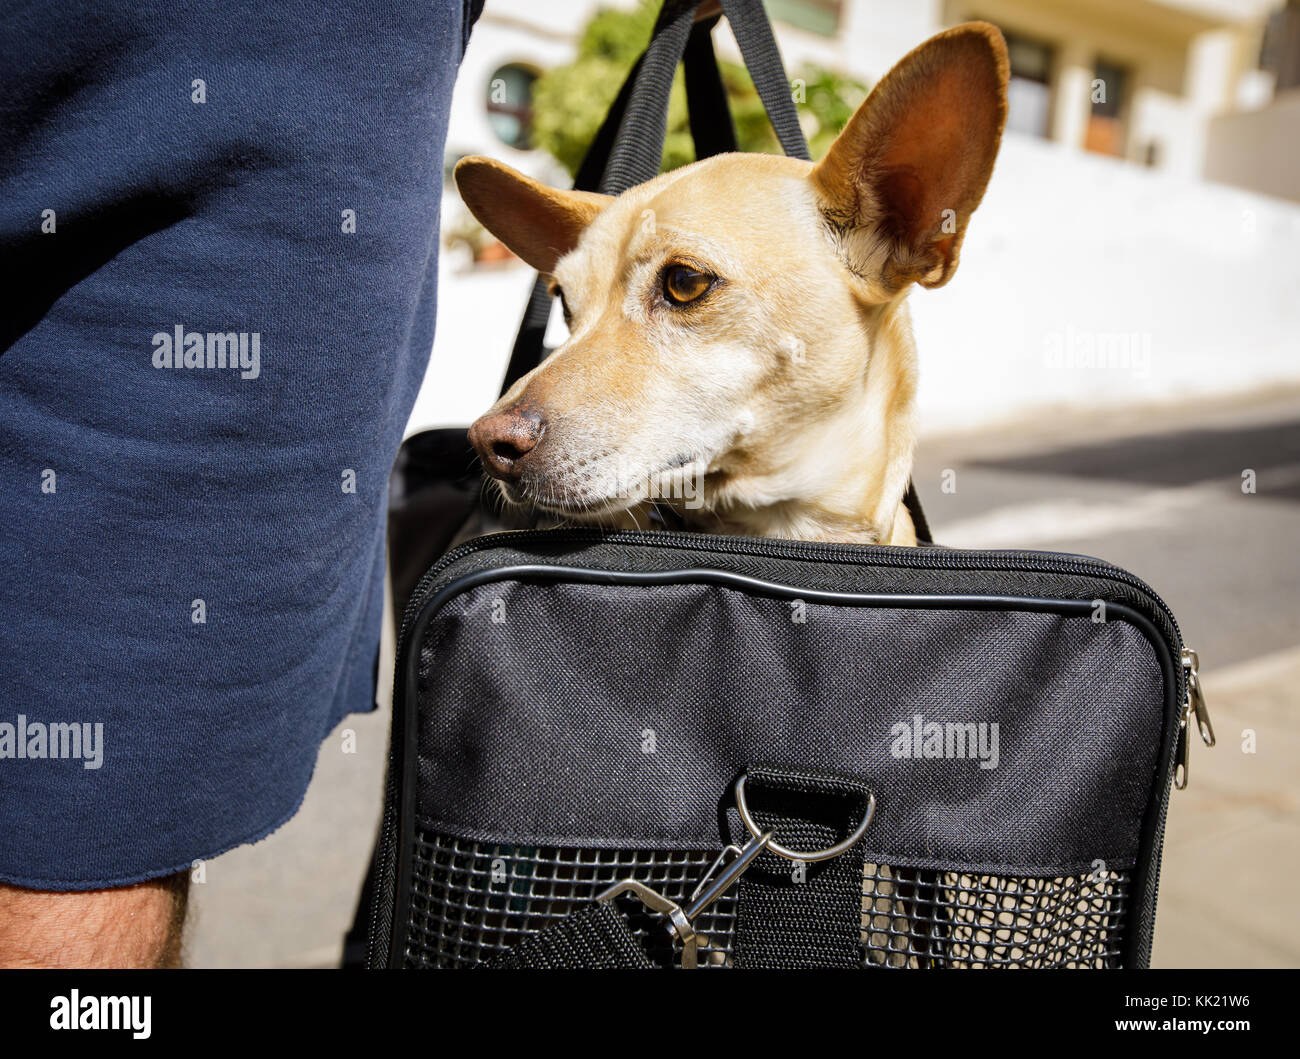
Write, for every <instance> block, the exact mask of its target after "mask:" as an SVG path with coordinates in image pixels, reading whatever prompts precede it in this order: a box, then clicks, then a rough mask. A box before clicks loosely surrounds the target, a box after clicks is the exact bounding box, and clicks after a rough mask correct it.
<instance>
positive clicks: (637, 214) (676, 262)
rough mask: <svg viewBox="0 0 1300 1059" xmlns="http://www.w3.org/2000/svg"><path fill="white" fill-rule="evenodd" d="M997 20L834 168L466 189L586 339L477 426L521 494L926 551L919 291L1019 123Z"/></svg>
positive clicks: (486, 180)
mask: <svg viewBox="0 0 1300 1059" xmlns="http://www.w3.org/2000/svg"><path fill="white" fill-rule="evenodd" d="M1007 79H1008V63H1007V54H1006V47H1005V44H1004V43H1003V40H1002V36H1001V34H1000V33H999V32H998V30H997V29H996V28H995V27H994V26H991V25H989V24H988V23H982V22H971V23H966V24H963V25H960V26H957V27H955V28H953V29H949V30H947V31H945V32H943V33H940V34H938V35H937V36H935V37H932V38H931V39H930V40H928V41H926V42H925V43H924V44H921V45H920V46H919V47H917V48H916V49H915V50H913V51H912V52H911V53H910V54H908V55H907V56H906V57H905V58H903V59H902V60H901V61H900V62H899V63H898V64H897V65H896V66H895V67H894V68H893V69H892V70H891V71H890V72H889V73H888V74H887V75H886V76H885V77H884V79H883V80H881V81H880V82H879V83H878V84H877V85H876V86H875V88H874V90H873V91H872V92H871V94H870V95H869V97H868V98H867V99H866V100H865V101H864V102H863V103H862V105H861V107H859V109H858V110H857V112H856V113H855V114H854V115H853V117H852V118H851V119H850V120H849V122H848V124H847V126H846V127H845V128H844V130H843V131H842V132H841V134H840V135H839V137H838V138H837V139H836V140H835V142H834V143H833V145H832V146H831V148H830V150H829V151H828V153H827V154H826V155H825V157H823V158H822V159H821V160H820V161H819V162H817V163H815V164H814V163H811V162H805V161H801V160H799V159H794V158H787V157H780V156H773V155H763V154H724V155H719V156H716V157H712V158H708V159H705V160H702V161H699V162H695V163H693V164H691V165H687V166H683V167H682V168H680V169H677V170H674V171H671V172H668V173H664V174H661V175H660V176H658V177H656V178H654V179H652V180H650V181H648V182H646V183H644V184H641V185H639V186H637V187H634V188H632V189H630V190H628V191H627V192H625V193H624V194H622V195H619V196H618V197H616V198H615V197H610V196H604V195H598V194H591V193H586V192H579V191H562V190H556V189H553V188H550V187H547V186H545V185H543V184H541V183H539V182H538V181H535V180H532V179H530V178H529V177H527V176H524V175H523V174H521V173H518V172H516V171H515V170H513V169H511V168H509V167H508V166H506V165H503V164H501V163H500V162H496V161H493V160H491V159H489V158H483V157H477V156H472V157H468V158H465V159H462V160H461V162H460V163H459V164H458V165H457V166H456V169H455V179H456V183H457V186H458V187H459V189H460V193H461V196H462V198H463V199H464V201H465V203H466V205H467V206H468V207H469V209H470V211H471V212H472V213H473V214H474V216H475V217H477V218H478V220H479V221H480V222H481V223H482V224H483V225H484V227H486V228H487V229H488V230H489V231H490V232H492V233H493V234H494V235H495V236H496V237H497V238H499V239H500V240H501V241H502V242H503V243H504V244H505V245H506V246H507V247H509V248H510V249H511V250H512V251H513V252H514V253H515V254H517V255H518V256H519V257H520V258H522V259H523V260H524V261H526V262H527V263H528V264H530V265H532V266H533V267H534V268H536V269H538V270H539V271H540V272H543V273H547V274H549V275H550V276H551V278H552V281H553V282H552V290H553V292H554V293H555V294H556V295H557V296H558V297H559V299H560V302H561V306H562V308H563V311H564V316H565V320H566V322H567V323H568V325H569V329H570V335H569V338H568V340H567V341H565V342H564V343H563V344H562V345H561V346H560V347H559V348H558V349H556V350H555V351H554V352H553V353H552V354H551V355H550V356H549V357H548V358H547V359H546V360H545V361H544V362H543V363H542V364H540V365H539V366H538V367H537V368H536V369H534V370H533V371H532V372H530V373H529V374H527V375H526V376H524V377H523V378H521V379H520V380H519V381H518V382H517V383H515V385H514V386H512V387H511V389H510V390H509V392H507V393H506V394H505V395H504V396H503V397H502V398H501V399H500V400H499V401H498V402H497V403H496V404H495V405H494V406H493V407H492V408H491V409H489V410H488V412H487V413H485V414H484V415H483V416H481V417H480V418H479V419H478V420H476V421H475V422H474V424H473V425H472V426H471V428H470V432H469V437H470V441H471V442H472V443H473V445H474V448H475V449H476V450H477V452H478V454H479V456H480V458H481V460H482V463H483V466H484V468H485V470H486V472H487V474H488V475H490V476H491V477H492V478H493V479H494V480H495V481H496V482H497V483H498V485H499V488H500V491H501V494H502V496H503V497H504V499H505V501H506V502H507V503H508V504H511V505H524V506H525V507H526V508H527V509H529V510H531V511H535V512H538V513H541V514H542V515H544V516H545V517H547V518H549V519H552V520H557V521H561V522H579V523H594V524H596V525H601V526H608V527H631V526H642V525H645V524H647V523H648V522H650V521H651V520H650V515H651V512H652V510H654V511H656V512H657V513H658V514H659V516H660V517H659V522H660V523H663V521H664V519H665V518H667V519H670V520H672V521H674V522H676V523H677V524H678V525H681V526H683V527H684V528H687V529H690V530H695V531H699V532H709V533H729V534H738V535H748V536H761V537H780V538H788V539H796V540H809V541H836V542H846V543H860V544H892V545H914V544H915V543H916V533H915V529H914V527H913V524H912V520H911V517H910V515H909V514H908V511H907V508H906V506H905V505H904V503H903V497H904V493H905V491H906V488H907V484H908V481H909V477H910V474H911V467H912V458H913V450H914V446H915V423H914V420H915V398H916V386H917V353H916V348H915V346H914V343H913V338H912V331H911V326H910V322H909V314H908V308H907V304H906V299H907V294H908V293H909V291H910V290H911V288H912V287H913V285H919V286H922V287H940V286H942V285H943V284H945V283H947V282H948V280H949V279H951V278H952V275H953V273H954V271H955V270H956V268H957V261H958V255H959V252H960V249H961V244H962V239H963V237H964V235H965V232H966V226H967V223H968V222H969V221H970V217H971V214H972V213H973V212H974V211H975V209H976V207H977V206H978V205H979V203H980V200H981V198H982V197H983V195H984V190H985V187H986V186H987V184H988V181H989V177H990V174H991V172H992V169H993V163H994V160H995V159H996V157H997V152H998V147H999V144H1000V143H1001V138H1002V130H1003V126H1004V124H1005V121H1006V109H1007V103H1006V94H1007Z"/></svg>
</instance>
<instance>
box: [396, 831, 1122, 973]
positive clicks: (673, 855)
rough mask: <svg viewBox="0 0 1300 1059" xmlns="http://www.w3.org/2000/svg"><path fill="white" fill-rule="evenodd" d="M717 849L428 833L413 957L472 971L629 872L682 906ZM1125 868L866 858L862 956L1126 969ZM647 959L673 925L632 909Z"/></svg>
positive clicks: (664, 949)
mask: <svg viewBox="0 0 1300 1059" xmlns="http://www.w3.org/2000/svg"><path fill="white" fill-rule="evenodd" d="M717 852H718V851H717V850H708V851H700V852H691V851H677V850H675V851H663V850H657V851H645V850H640V851H638V850H591V849H586V850H581V849H568V848H558V847H554V846H502V845H492V844H488V843H477V842H469V841H465V840H463V839H456V838H449V837H447V836H445V835H440V834H436V833H433V832H427V831H423V830H419V831H417V832H416V851H415V857H414V860H413V864H412V873H411V894H410V911H409V914H408V919H407V924H406V942H407V944H406V960H405V963H406V966H408V967H469V966H473V965H474V964H477V963H480V962H482V961H484V960H488V959H491V958H492V957H493V956H495V955H496V954H497V953H500V952H503V951H505V950H506V949H509V948H512V947H513V946H514V945H515V944H517V943H518V942H519V940H520V939H521V938H523V937H524V936H526V935H527V934H531V933H536V932H538V931H541V930H544V929H546V928H547V927H549V926H551V925H552V924H553V923H555V922H556V920H558V919H559V918H560V917H562V916H565V915H567V914H568V913H569V912H571V911H572V910H573V909H574V908H576V907H578V906H580V905H582V904H583V903H585V902H587V901H590V900H591V898H592V897H593V896H594V895H595V894H596V893H598V892H599V891H600V890H602V889H603V888H604V887H606V886H608V885H609V884H611V883H614V882H617V881H618V880H620V879H624V878H628V877H632V878H635V879H637V880H639V881H641V882H643V883H645V884H646V885H648V886H650V887H652V888H653V889H655V890H658V891H659V892H660V893H662V894H663V895H664V896H665V897H668V898H671V899H672V900H674V901H678V902H683V901H685V900H686V898H687V897H688V896H689V895H690V892H691V891H692V890H693V889H694V888H695V886H696V885H697V884H698V882H699V881H700V879H701V878H703V876H704V873H705V872H706V871H707V870H708V868H709V866H710V865H711V864H712V863H713V860H714V858H715V857H716V856H717ZM1128 891H1129V875H1128V873H1127V872H1123V871H1105V872H1097V873H1095V874H1093V875H1082V876H1067V877H1064V878H1056V879H1032V878H1012V877H1007V876H996V875H967V874H961V873H957V872H934V871H922V870H917V869H912V868H891V867H889V866H887V865H883V864H881V865H877V864H866V865H864V869H863V876H862V941H863V955H864V961H865V962H866V963H867V964H869V965H872V966H882V967H913V968H916V967H958V968H977V967H1117V966H1119V964H1120V949H1121V945H1122V940H1123V939H1122V929H1121V928H1122V925H1123V921H1124V914H1125V911H1126V907H1127V903H1128ZM623 908H624V910H625V911H626V912H628V913H629V915H630V916H631V918H632V923H633V929H634V930H635V932H636V933H637V934H638V935H639V936H640V937H641V939H642V941H643V942H644V944H645V946H646V949H647V951H648V952H649V953H650V955H651V957H652V958H654V959H657V960H659V961H660V962H667V961H668V960H669V959H670V958H671V952H670V946H671V942H670V939H669V937H668V934H667V931H666V930H665V929H664V928H663V926H662V925H661V924H660V923H659V921H657V920H656V919H654V918H652V917H651V916H649V915H647V914H645V913H644V910H642V909H640V907H639V905H638V904H637V903H636V902H635V901H629V902H628V903H627V904H625V905H624V906H623ZM696 926H697V927H698V928H699V929H700V930H701V931H703V933H704V934H706V935H707V936H708V938H709V939H710V942H711V955H710V956H709V957H708V958H706V955H705V953H704V952H701V956H700V963H701V966H706V965H709V964H710V963H714V964H719V963H721V964H725V963H729V962H730V958H731V943H732V938H733V936H734V934H735V926H736V896H735V890H734V889H733V890H732V891H731V892H729V893H727V894H724V895H723V896H722V897H721V898H720V899H719V900H718V901H717V902H716V903H715V904H714V905H713V906H712V907H711V908H709V909H708V910H707V911H706V912H705V913H704V914H703V915H702V916H701V917H700V919H699V920H698V922H697V923H696Z"/></svg>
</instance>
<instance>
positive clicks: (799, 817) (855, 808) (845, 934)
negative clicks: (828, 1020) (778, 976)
mask: <svg viewBox="0 0 1300 1059" xmlns="http://www.w3.org/2000/svg"><path fill="white" fill-rule="evenodd" d="M747 776H748V779H747V780H746V786H747V792H746V794H747V801H748V803H749V809H750V812H751V814H752V815H753V817H754V819H755V820H756V821H757V822H758V823H759V825H760V827H761V828H762V829H764V830H771V831H774V832H775V836H774V837H775V840H776V841H777V842H778V843H780V844H781V845H783V846H786V847H788V848H790V849H794V850H800V849H803V850H816V849H823V848H826V847H828V846H833V845H835V844H836V843H837V842H840V841H842V840H843V839H844V838H845V837H846V836H848V835H850V834H852V832H853V830H854V828H856V827H857V826H858V825H859V823H860V822H861V821H862V817H863V814H864V813H865V812H866V808H867V805H868V803H869V802H870V799H871V791H870V790H869V788H867V787H866V785H865V784H863V783H861V782H860V781H858V780H855V779H852V778H849V777H846V776H836V775H833V774H829V773H821V772H809V771H805V770H801V769H792V768H785V767H782V766H771V765H760V766H753V767H751V768H750V769H749V770H748V772H747ZM739 890H740V892H739V898H738V901H737V908H736V936H735V940H734V942H733V948H732V960H733V964H734V965H735V966H736V967H758V968H767V969H773V970H775V969H780V970H790V969H799V968H825V967H835V968H860V967H861V966H862V949H861V940H860V938H861V932H862V854H861V846H860V845H859V846H854V847H853V848H851V849H849V850H848V851H847V852H845V853H842V854H840V855H839V856H838V857H834V858H832V859H830V860H826V861H821V862H819V863H811V864H802V865H796V864H795V863H794V862H793V861H789V860H786V859H785V858H783V857H778V856H776V855H775V854H773V853H763V854H762V855H761V856H760V857H759V859H758V860H757V861H756V862H755V863H754V866H753V867H751V868H750V869H749V871H747V872H746V873H745V874H744V875H742V876H741V878H740V883H739Z"/></svg>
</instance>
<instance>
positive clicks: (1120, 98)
mask: <svg viewBox="0 0 1300 1059" xmlns="http://www.w3.org/2000/svg"><path fill="white" fill-rule="evenodd" d="M1128 79H1129V74H1128V71H1127V70H1126V69H1124V67H1122V66H1117V65H1116V64H1115V63H1112V62H1107V61H1106V60H1105V59H1101V58H1098V59H1097V61H1096V62H1095V63H1094V64H1093V75H1092V85H1091V87H1090V91H1091V93H1092V113H1091V114H1090V115H1089V116H1088V131H1087V134H1086V135H1085V136H1084V140H1083V145H1084V147H1086V148H1087V149H1088V150H1089V151H1095V152H1096V153H1097V154H1109V155H1114V156H1115V157H1117V158H1122V157H1123V156H1124V147H1125V141H1126V139H1127V135H1126V133H1127V130H1126V129H1125V122H1124V114H1125V107H1124V103H1125V100H1126V99H1127V97H1128Z"/></svg>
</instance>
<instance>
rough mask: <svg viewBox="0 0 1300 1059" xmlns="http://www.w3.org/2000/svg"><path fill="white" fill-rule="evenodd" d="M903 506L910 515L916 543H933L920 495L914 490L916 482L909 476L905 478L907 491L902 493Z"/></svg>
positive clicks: (928, 521)
mask: <svg viewBox="0 0 1300 1059" xmlns="http://www.w3.org/2000/svg"><path fill="white" fill-rule="evenodd" d="M903 506H904V507H906V508H907V513H908V514H909V515H911V516H912V526H913V528H914V529H915V530H916V541H917V543H918V544H933V543H934V537H932V536H931V535H930V520H929V519H927V518H926V517H925V509H924V508H922V507H921V497H920V495H919V494H918V493H917V491H916V483H915V482H914V481H912V479H910V478H909V479H908V480H907V492H906V493H904V494H903Z"/></svg>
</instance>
